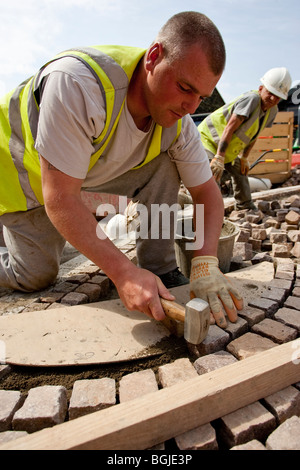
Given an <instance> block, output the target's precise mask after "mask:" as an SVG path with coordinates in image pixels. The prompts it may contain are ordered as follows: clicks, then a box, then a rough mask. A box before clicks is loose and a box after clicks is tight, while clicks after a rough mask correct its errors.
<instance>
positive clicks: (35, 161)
mask: <svg viewBox="0 0 300 470" xmlns="http://www.w3.org/2000/svg"><path fill="white" fill-rule="evenodd" d="M144 54H145V49H141V48H134V47H123V46H93V47H87V48H79V49H77V48H76V49H72V50H68V51H65V52H62V53H61V54H58V55H57V56H56V57H54V58H53V59H52V60H50V61H49V62H48V63H47V64H45V65H44V66H43V67H42V68H41V69H40V70H39V71H38V73H37V74H36V75H35V76H34V77H31V78H30V79H28V80H26V81H25V82H23V83H22V84H21V85H19V87H17V88H16V89H15V90H13V91H12V92H10V93H8V94H7V95H5V96H4V97H3V98H2V99H0V177H1V184H0V215H3V214H5V213H8V212H16V211H27V210H29V209H33V208H35V207H38V206H40V205H43V204H44V201H43V195H42V184H41V170H40V162H39V156H38V152H37V151H36V150H35V147H34V145H35V139H36V135H37V126H38V118H39V100H40V96H41V86H42V85H41V83H40V80H39V77H40V75H41V73H42V71H43V69H44V68H45V67H46V66H47V65H48V64H49V63H51V62H53V61H54V60H59V59H60V58H62V57H75V58H77V59H78V60H80V61H82V62H83V63H84V64H85V65H86V66H87V67H88V68H89V70H90V71H91V72H92V73H93V74H94V76H95V77H96V79H97V81H98V84H99V87H100V89H101V93H102V96H103V98H104V102H105V106H106V122H105V126H104V129H103V131H102V133H101V135H99V136H98V137H97V138H96V139H95V140H94V142H93V147H94V152H93V154H92V155H91V158H90V165H89V170H90V169H91V168H92V167H93V166H94V165H95V163H96V162H97V160H98V158H99V157H100V156H101V154H102V153H103V151H104V150H105V148H106V146H107V144H108V142H109V141H110V139H111V137H112V136H113V134H114V131H115V129H116V126H117V124H118V121H119V118H120V115H121V111H122V109H123V106H124V103H125V98H126V95H127V90H128V85H129V82H130V79H131V77H132V75H133V72H134V70H135V68H136V66H137V65H138V63H139V61H140V60H141V58H142V57H143V56H144ZM60 131H61V132H63V129H61V130H60ZM180 132H181V120H180V121H178V123H176V124H175V125H174V126H172V127H170V128H162V127H161V126H159V125H158V124H156V125H155V128H154V131H153V137H152V140H151V143H150V146H149V149H148V153H147V155H146V157H145V159H144V160H143V161H142V162H141V164H140V165H138V166H136V167H135V168H134V169H136V168H140V167H141V166H142V165H145V164H146V163H148V162H150V161H151V160H152V159H153V158H155V157H157V156H158V155H159V154H160V153H161V152H164V151H166V150H167V149H168V148H169V147H170V146H171V144H172V143H173V142H174V141H175V140H176V139H177V138H178V136H179V134H180Z"/></svg>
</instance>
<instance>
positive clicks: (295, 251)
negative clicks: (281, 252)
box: [291, 242, 300, 258]
mask: <svg viewBox="0 0 300 470" xmlns="http://www.w3.org/2000/svg"><path fill="white" fill-rule="evenodd" d="M291 255H293V256H295V258H300V242H296V243H295V244H294V246H293V248H292V249H291Z"/></svg>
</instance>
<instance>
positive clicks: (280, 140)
mask: <svg viewBox="0 0 300 470" xmlns="http://www.w3.org/2000/svg"><path fill="white" fill-rule="evenodd" d="M293 124H294V113H293V112H279V113H277V115H276V117H275V120H274V123H273V126H272V127H271V128H265V129H264V130H263V131H262V132H261V133H260V134H259V137H258V139H257V141H256V143H255V144H254V146H253V149H252V150H251V152H250V154H249V157H248V160H249V163H250V166H251V165H252V164H253V163H254V162H255V161H256V160H257V159H258V158H259V157H260V156H261V155H262V154H263V152H265V151H267V150H274V149H282V150H281V151H280V152H269V153H267V154H266V155H265V156H264V158H263V160H273V161H266V162H263V163H258V164H257V165H255V166H254V167H253V168H252V169H251V170H250V172H249V176H254V177H256V178H268V179H269V180H270V181H271V183H273V184H275V183H283V182H284V181H286V180H287V179H288V178H289V177H290V176H291V167H292V151H293Z"/></svg>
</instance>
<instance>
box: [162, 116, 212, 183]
mask: <svg viewBox="0 0 300 470" xmlns="http://www.w3.org/2000/svg"><path fill="white" fill-rule="evenodd" d="M168 154H169V156H170V158H171V160H172V161H174V162H175V164H176V166H177V169H178V172H179V175H180V177H181V180H182V182H183V184H184V185H185V186H186V187H187V188H192V187H195V186H198V185H199V184H203V183H205V182H206V181H208V180H209V179H210V178H211V177H212V172H211V169H210V166H209V160H208V156H207V154H206V152H205V149H204V147H203V145H202V142H201V138H200V133H199V131H198V129H197V126H196V125H195V123H194V122H193V120H192V118H191V117H190V116H189V115H187V116H185V117H184V118H183V120H182V130H181V133H180V136H179V137H178V139H177V141H176V142H175V143H174V144H173V145H172V146H171V147H170V149H169V150H168Z"/></svg>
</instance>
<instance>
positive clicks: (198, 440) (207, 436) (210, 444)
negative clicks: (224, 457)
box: [175, 423, 218, 450]
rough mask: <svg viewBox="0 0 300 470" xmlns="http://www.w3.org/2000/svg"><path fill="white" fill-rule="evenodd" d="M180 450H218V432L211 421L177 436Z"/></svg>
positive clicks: (176, 440) (176, 439)
mask: <svg viewBox="0 0 300 470" xmlns="http://www.w3.org/2000/svg"><path fill="white" fill-rule="evenodd" d="M175 442H176V444H177V446H178V448H179V449H180V450H218V443H217V439H216V432H215V430H214V428H213V427H212V425H211V424H210V423H207V424H203V425H202V426H199V427H198V428H195V429H192V430H191V431H187V432H185V433H183V434H180V435H179V436H176V437H175Z"/></svg>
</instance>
